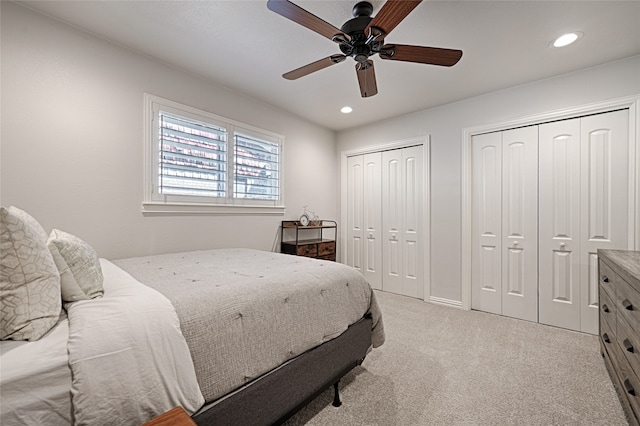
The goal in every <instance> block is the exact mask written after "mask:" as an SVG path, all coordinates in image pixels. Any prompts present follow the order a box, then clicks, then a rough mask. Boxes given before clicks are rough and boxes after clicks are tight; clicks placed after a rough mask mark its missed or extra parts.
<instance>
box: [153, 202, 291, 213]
mask: <svg viewBox="0 0 640 426" xmlns="http://www.w3.org/2000/svg"><path fill="white" fill-rule="evenodd" d="M284 212H285V206H252V205H246V206H242V205H225V204H220V205H213V204H195V203H194V204H186V203H158V202H143V203H142V215H143V216H192V215H211V216H215V215H255V216H265V215H274V216H275V215H278V216H283V215H284Z"/></svg>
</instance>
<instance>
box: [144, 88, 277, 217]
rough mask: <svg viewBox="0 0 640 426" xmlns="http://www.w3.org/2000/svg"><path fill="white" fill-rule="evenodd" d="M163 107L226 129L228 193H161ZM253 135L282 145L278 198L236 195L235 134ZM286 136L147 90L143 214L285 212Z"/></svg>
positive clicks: (180, 114)
mask: <svg viewBox="0 0 640 426" xmlns="http://www.w3.org/2000/svg"><path fill="white" fill-rule="evenodd" d="M160 111H163V112H166V113H168V114H173V115H177V116H180V117H185V118H188V119H193V120H197V121H202V122H205V123H209V124H211V125H214V126H217V127H220V128H223V129H225V130H226V136H227V137H226V144H227V147H226V169H227V170H226V196H225V197H201V196H189V195H174V194H161V193H159V191H158V182H159V169H160V167H159V158H160V154H159V153H160V147H159V126H158V124H157V121H158V119H159V114H160ZM236 134H238V135H250V136H252V137H254V138H257V139H261V140H264V141H266V142H271V143H275V144H277V145H278V147H279V149H278V194H279V197H278V199H276V200H260V199H252V198H235V197H234V182H235V180H234V164H235V156H234V146H235V136H236ZM283 164H284V137H283V136H282V135H279V134H277V133H273V132H270V131H267V130H264V129H260V128H257V127H255V126H251V125H248V124H245V123H241V122H238V121H235V120H231V119H228V118H225V117H221V116H219V115H216V114H212V113H210V112H207V111H203V110H200V109H198V108H194V107H190V106H188V105H183V104H181V103H178V102H174V101H171V100H168V99H164V98H161V97H159V96H155V95H151V94H148V93H145V94H144V178H143V185H144V200H143V202H142V212H143V214H145V215H146V214H151V215H153V214H160V215H183V214H187V215H189V214H208V215H216V214H221V215H229V214H239V215H252V214H255V215H284V211H285V206H284V191H283V190H284V185H283V183H284V179H283V176H284V173H283Z"/></svg>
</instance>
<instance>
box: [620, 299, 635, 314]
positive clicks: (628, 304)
mask: <svg viewBox="0 0 640 426" xmlns="http://www.w3.org/2000/svg"><path fill="white" fill-rule="evenodd" d="M622 306H624V308H625V309H626V310H627V311H633V305H632V304H631V302H629V299H624V300H623V301H622Z"/></svg>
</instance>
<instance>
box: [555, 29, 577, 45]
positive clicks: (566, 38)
mask: <svg viewBox="0 0 640 426" xmlns="http://www.w3.org/2000/svg"><path fill="white" fill-rule="evenodd" d="M580 37H582V33H580V32H575V33H567V34H563V35H561V36H560V37H558V38H557V39H555V40H554V41H553V44H552V46H553V47H565V46H568V45H570V44H571V43H575V42H576V41H577V40H578V39H579V38H580Z"/></svg>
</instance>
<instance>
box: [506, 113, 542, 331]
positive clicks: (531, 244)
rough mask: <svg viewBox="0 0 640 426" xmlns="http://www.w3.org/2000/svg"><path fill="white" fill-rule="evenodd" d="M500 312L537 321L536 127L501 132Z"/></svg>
mask: <svg viewBox="0 0 640 426" xmlns="http://www.w3.org/2000/svg"><path fill="white" fill-rule="evenodd" d="M502 170H503V179H502V245H503V256H504V257H503V262H502V314H503V315H506V316H510V317H513V318H520V319H524V320H528V321H536V322H537V321H538V127H537V126H533V127H524V128H521V129H514V130H508V131H504V132H502Z"/></svg>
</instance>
